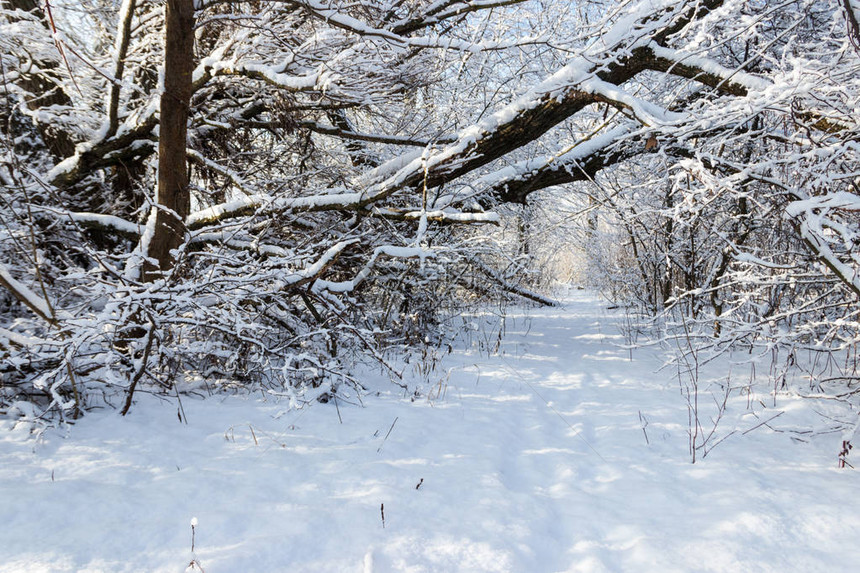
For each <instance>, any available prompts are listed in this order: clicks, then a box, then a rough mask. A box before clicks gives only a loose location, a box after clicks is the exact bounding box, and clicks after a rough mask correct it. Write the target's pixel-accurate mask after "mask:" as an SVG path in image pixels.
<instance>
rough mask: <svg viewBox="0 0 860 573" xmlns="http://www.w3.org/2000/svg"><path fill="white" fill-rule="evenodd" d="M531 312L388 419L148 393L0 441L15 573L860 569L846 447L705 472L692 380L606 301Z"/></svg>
mask: <svg viewBox="0 0 860 573" xmlns="http://www.w3.org/2000/svg"><path fill="white" fill-rule="evenodd" d="M529 314H530V318H525V317H521V318H519V319H517V320H515V321H513V322H512V323H511V326H510V327H509V328H508V332H507V338H506V339H505V341H504V342H503V345H502V350H503V353H502V354H501V355H500V356H496V357H491V358H487V357H486V356H482V355H480V354H477V353H467V354H464V353H456V352H455V353H454V354H453V355H451V356H449V357H447V358H446V361H445V363H444V364H442V365H441V367H440V368H439V369H437V371H436V372H435V373H431V374H430V376H429V380H430V381H431V382H434V381H439V382H440V383H441V384H442V386H443V387H444V386H445V385H447V390H446V393H445V395H444V397H439V398H435V399H433V400H428V399H427V397H426V396H424V397H421V398H419V399H417V400H416V401H415V402H410V401H409V400H408V399H404V398H402V395H401V394H398V393H396V392H393V390H392V387H391V386H390V385H387V384H382V383H378V384H377V385H378V387H379V388H380V389H381V390H382V393H381V395H380V396H379V397H366V398H365V404H366V406H367V407H365V408H360V407H357V406H350V405H347V404H343V403H341V404H340V416H341V418H342V420H343V423H342V424H341V423H339V422H338V411H337V410H336V409H335V407H334V406H333V405H331V404H329V405H322V404H318V405H315V406H313V407H312V408H309V409H306V410H304V411H289V412H285V413H284V412H283V409H284V408H283V406H282V405H279V404H277V403H275V402H273V401H271V400H270V401H267V402H263V401H260V400H259V399H257V398H253V399H252V398H244V399H242V398H229V399H225V400H206V401H194V400H191V399H185V400H184V401H183V406H184V409H185V412H186V414H187V417H188V420H189V424H187V425H185V424H179V423H177V417H176V407H175V404H167V403H161V402H159V401H156V400H154V399H147V400H144V402H143V403H141V404H139V405H138V406H137V407H136V408H135V409H134V410H133V412H132V415H131V416H130V418H129V419H126V420H122V419H120V418H119V417H118V415H116V414H114V413H103V414H93V415H90V416H88V417H87V418H86V419H84V420H83V421H82V422H81V423H79V424H78V425H77V426H76V427H75V428H74V430H73V431H72V432H71V434H70V436H69V437H67V438H62V437H61V436H60V435H58V433H48V434H47V435H46V437H45V438H44V440H43V441H42V442H41V443H39V444H34V443H33V442H32V441H22V439H21V436H20V435H19V434H18V433H16V432H11V433H10V432H3V433H0V460H2V465H0V524H2V525H0V572H16V573H18V572H24V571H33V572H46V571H64V572H65V571H90V572H96V571H111V572H117V571H128V572H132V571H134V572H140V571H171V572H181V571H183V570H185V568H186V566H188V564H189V562H190V561H191V559H192V557H196V559H197V560H198V561H199V563H200V565H202V567H203V569H204V570H205V571H206V573H233V572H257V571H259V572H280V571H283V572H299V571H306V572H326V571H331V572H347V571H355V572H359V573H364V572H374V573H381V572H388V571H409V572H422V571H438V572H457V571H510V572H537V573H541V572H553V571H594V572H599V571H613V572H614V571H633V572H649V571H653V572H660V573H665V572H669V571H725V572H734V571H743V572H749V571H774V572H814V571H828V572H838V571H855V570H857V568H858V567H860V565H858V564H859V563H860V546H858V544H857V539H858V535H860V496H858V495H857V491H858V485H860V482H858V474H857V472H855V471H850V470H837V469H836V468H835V465H836V464H835V461H836V459H835V454H836V452H837V451H838V449H837V448H838V444H839V440H840V437H839V436H838V435H829V436H820V437H818V438H815V439H813V440H811V441H810V442H809V443H799V442H796V441H794V440H792V439H791V437H790V435H789V434H786V433H774V432H772V431H770V430H768V429H766V428H761V429H758V430H755V431H753V432H751V433H749V434H747V435H745V436H737V437H736V436H733V437H732V438H730V439H728V440H726V441H725V442H724V443H722V444H720V445H719V446H718V447H717V448H716V449H715V450H714V451H713V452H712V454H711V455H710V456H708V458H706V459H705V460H703V461H700V462H699V463H697V464H695V465H693V464H690V462H689V456H688V455H687V445H686V444H687V442H686V440H687V435H686V423H687V411H686V408H685V406H684V404H683V402H682V401H681V399H680V397H679V395H678V389H677V385H678V382H677V380H676V379H675V378H673V377H672V375H671V374H670V373H665V372H663V373H656V372H655V371H656V369H657V368H658V366H659V360H658V359H657V358H656V357H655V356H653V355H651V354H649V353H647V352H644V351H637V352H636V353H634V354H633V360H632V361H631V360H630V359H629V358H630V357H629V355H628V353H627V352H626V351H624V350H621V349H620V348H618V347H615V346H613V345H612V344H611V343H612V342H622V341H623V340H622V339H621V338H620V337H618V335H617V334H616V332H617V330H616V329H615V327H614V326H613V324H612V319H607V318H606V317H605V316H604V311H602V310H601V306H600V305H599V304H598V303H596V302H594V301H592V300H591V299H589V298H587V297H586V296H585V295H581V294H580V295H574V297H573V298H572V299H571V300H570V302H569V304H568V306H567V307H566V308H564V309H551V310H541V311H531V312H530V313H529ZM447 368H451V369H452V370H451V373H450V376H447V375H446V369H447ZM807 405H808V403H806V404H803V405H801V404H798V403H796V402H791V401H788V402H787V403H784V404H781V405H780V408H778V409H776V410H773V412H774V413H776V412H778V411H785V412H786V413H787V415H786V416H784V417H783V418H780V420H783V419H784V418H789V417H790V416H791V415H792V413H793V412H795V411H796V412H799V413H802V412H806V411H807V410H808V407H806V406H807ZM640 412H641V413H642V414H643V415H644V416H645V417H646V419H647V420H648V426H647V428H646V432H647V435H648V441H649V442H650V443H646V439H645V434H644V433H643V430H642V423H641V422H640V417H639V414H640ZM768 413H769V412H768ZM279 414H280V415H279ZM798 415H799V414H798ZM734 419H735V420H737V421H738V422H739V423H740V426H739V427H741V428H743V427H752V426H753V425H755V424H754V422H755V419H754V418H753V417H752V414H748V413H744V412H740V413H738V415H737V416H736V417H735V418H734ZM395 420H396V423H394V422H395ZM392 423H394V426H393V428H392ZM252 428H253V431H252ZM389 430H390V434H389V435H388V437H387V439H385V436H386V434H388V432H389ZM419 483H420V484H421V486H420V487H419V488H418V489H416V486H417V485H418V484H419ZM381 504H384V512H385V527H384V528H383V526H382V520H381V514H380V505H381ZM192 517H196V518H197V519H198V525H197V528H196V535H195V551H194V554H193V556H192V553H191V528H190V521H191V519H192Z"/></svg>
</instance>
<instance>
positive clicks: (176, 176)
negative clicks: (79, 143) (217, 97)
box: [144, 0, 194, 279]
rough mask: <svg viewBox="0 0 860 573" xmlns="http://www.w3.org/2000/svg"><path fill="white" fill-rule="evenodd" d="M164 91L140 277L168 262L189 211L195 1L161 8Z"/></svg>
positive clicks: (174, 0) (175, 2) (153, 273)
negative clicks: (150, 229)
mask: <svg viewBox="0 0 860 573" xmlns="http://www.w3.org/2000/svg"><path fill="white" fill-rule="evenodd" d="M164 27H165V30H164V35H165V51H164V92H163V93H162V94H161V119H160V121H159V139H158V213H157V218H156V226H155V232H154V234H153V237H152V242H151V243H150V245H149V257H150V258H151V259H155V260H156V261H158V268H153V265H151V264H148V265H147V266H146V267H145V269H144V278H145V279H151V278H154V277H155V276H157V274H158V271H161V272H163V271H167V270H169V269H170V268H171V267H172V266H173V262H174V261H173V260H172V258H171V256H170V251H171V249H175V248H177V247H178V246H179V245H180V244H182V241H183V239H184V236H185V223H184V221H185V218H186V217H188V213H189V212H190V211H191V198H190V195H189V191H188V166H187V163H186V159H185V153H186V151H185V147H186V139H187V125H188V109H189V105H190V102H191V94H192V89H191V76H192V72H193V71H194V1H193V0H168V1H167V5H166V8H165V26H164Z"/></svg>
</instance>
